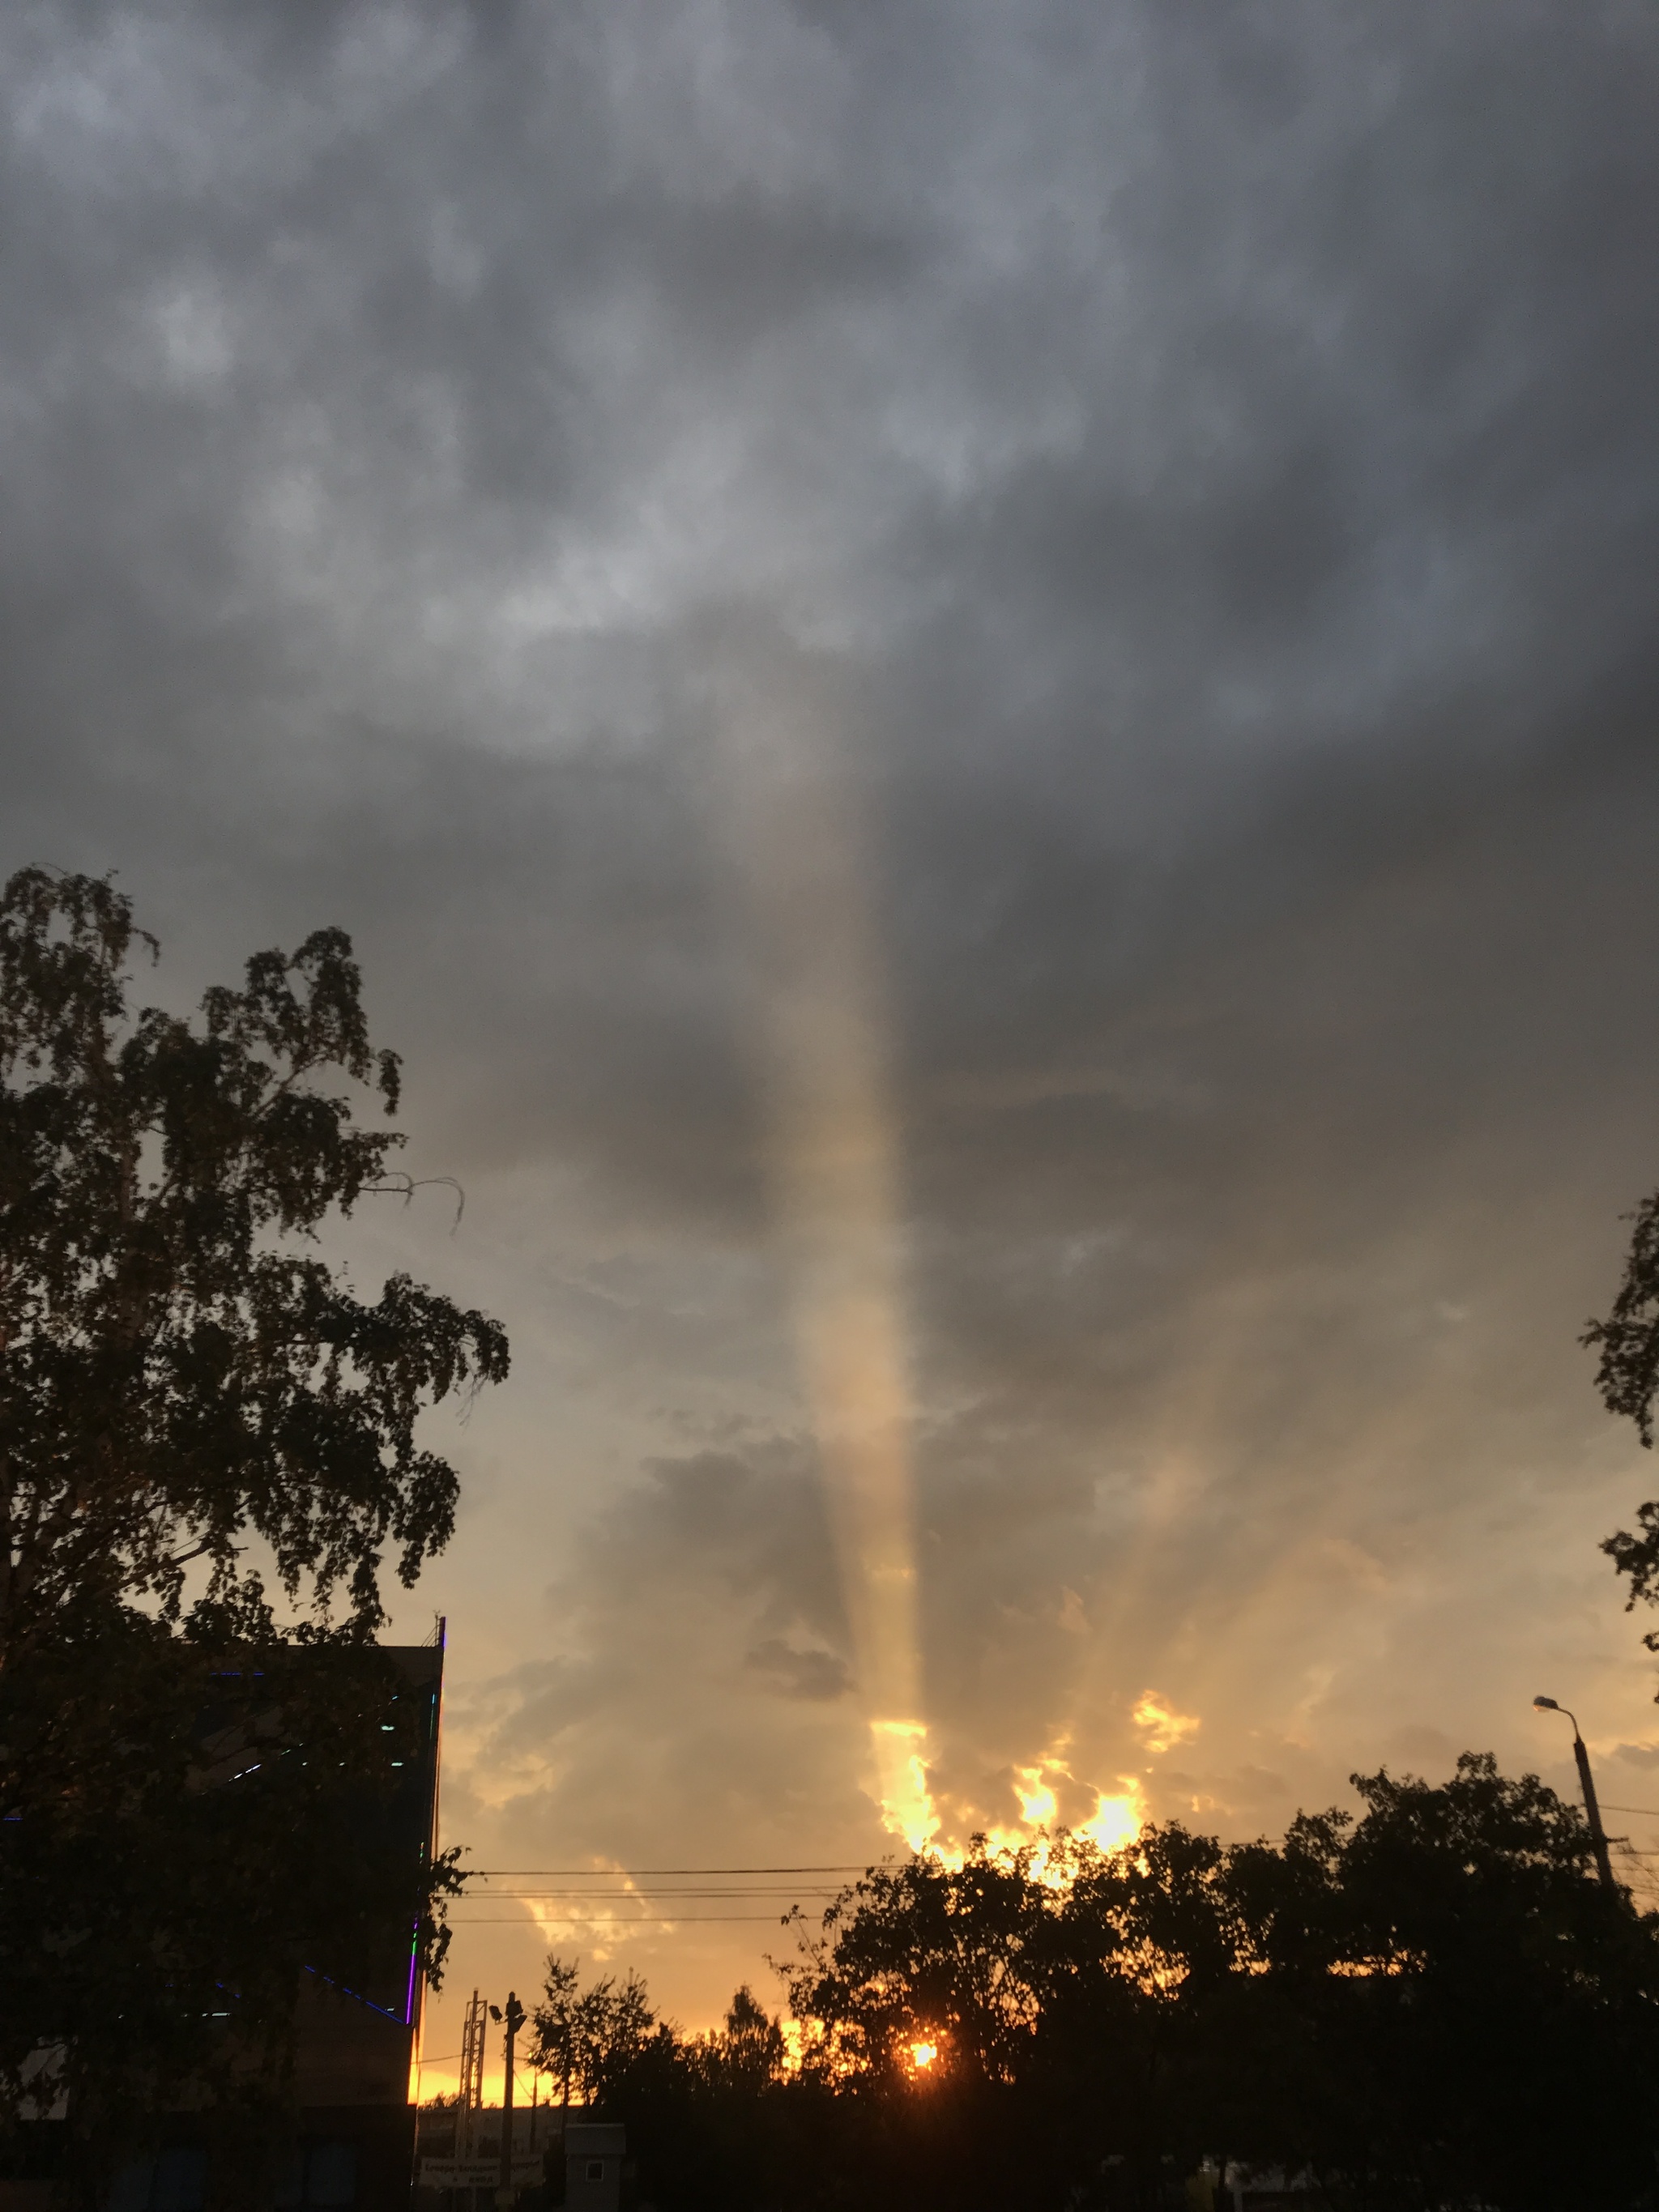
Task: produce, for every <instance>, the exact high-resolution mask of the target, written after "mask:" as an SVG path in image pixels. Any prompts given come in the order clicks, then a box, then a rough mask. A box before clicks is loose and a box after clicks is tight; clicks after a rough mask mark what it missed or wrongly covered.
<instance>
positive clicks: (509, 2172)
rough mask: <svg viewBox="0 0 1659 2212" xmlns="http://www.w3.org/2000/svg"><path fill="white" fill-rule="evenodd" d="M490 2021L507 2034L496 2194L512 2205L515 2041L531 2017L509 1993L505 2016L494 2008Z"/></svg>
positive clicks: (514, 2192)
mask: <svg viewBox="0 0 1659 2212" xmlns="http://www.w3.org/2000/svg"><path fill="white" fill-rule="evenodd" d="M489 2017H490V2018H491V2020H495V2021H500V2022H501V2026H502V2027H504V2028H505V2029H506V2030H507V2063H506V2071H505V2073H504V2074H503V2075H502V2079H501V2183H500V2185H499V2187H498V2188H497V2189H496V2191H495V2202H496V2203H497V2204H501V2205H511V2204H513V2203H516V2202H517V2201H518V2191H517V2190H515V2189H514V2187H513V2038H514V2037H515V2036H516V2035H517V2034H518V2032H519V2030H520V2028H521V2027H523V2026H524V2024H525V2021H526V2019H527V2018H528V2017H529V2015H527V2014H526V2011H525V2008H524V2007H523V2006H522V2005H521V2004H520V2002H519V2000H518V1998H517V1996H515V1995H514V1994H513V1991H512V1990H508V1991H507V2009H506V2011H505V2012H503V2011H502V2009H501V2006H500V2005H491V2006H490V2008H489Z"/></svg>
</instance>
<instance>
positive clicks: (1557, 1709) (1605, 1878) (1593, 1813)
mask: <svg viewBox="0 0 1659 2212" xmlns="http://www.w3.org/2000/svg"><path fill="white" fill-rule="evenodd" d="M1532 1702H1533V1705H1534V1707H1535V1708H1536V1710H1537V1711H1539V1712H1541V1713H1566V1716H1567V1718H1568V1719H1569V1720H1570V1721H1571V1722H1572V1755H1573V1757H1574V1758H1575V1759H1577V1762H1578V1779H1579V1781H1580V1783H1581V1784H1583V1791H1584V1810H1585V1812H1586V1813H1588V1814H1589V1832H1590V1844H1591V1847H1592V1848H1593V1849H1594V1850H1595V1866H1596V1871H1597V1872H1598V1873H1599V1874H1600V1875H1601V1887H1602V1888H1603V1889H1616V1888H1617V1887H1618V1886H1619V1885H1618V1884H1617V1882H1615V1881H1614V1880H1613V1861H1612V1860H1611V1859H1610V1858H1609V1857H1607V1838H1606V1837H1605V1836H1604V1835H1603V1834H1602V1832H1601V1807H1600V1806H1599V1805H1598V1804H1597V1803H1596V1802H1595V1783H1594V1782H1593V1781H1591V1779H1590V1763H1589V1752H1587V1751H1586V1750H1585V1748H1584V1739H1583V1736H1582V1735H1579V1733H1578V1722H1577V1718H1576V1717H1575V1716H1574V1715H1573V1714H1571V1713H1570V1712H1567V1708H1566V1707H1565V1705H1557V1703H1556V1702H1555V1699H1553V1698H1534V1699H1533V1701H1532Z"/></svg>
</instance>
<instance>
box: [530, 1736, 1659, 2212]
mask: <svg viewBox="0 0 1659 2212" xmlns="http://www.w3.org/2000/svg"><path fill="white" fill-rule="evenodd" d="M1355 1787H1356V1789H1357V1790H1358V1794H1359V1796H1360V1798H1361V1800H1362V1802H1363V1805H1364V1812H1363V1814H1362V1815H1361V1816H1360V1817H1359V1818H1358V1820H1352V1819H1351V1818H1350V1816H1348V1815H1347V1814H1344V1813H1341V1812H1328V1813H1323V1814H1304V1815H1301V1816H1299V1817H1298V1818H1297V1820H1295V1821H1294V1822H1293V1823H1292V1825H1291V1828H1290V1831H1289V1832H1288V1833H1287V1834H1286V1836H1285V1839H1284V1841H1283V1843H1282V1844H1277V1845H1275V1844H1269V1843H1266V1842H1257V1843H1249V1844H1221V1843H1219V1842H1218V1841H1217V1840H1216V1839H1215V1838H1213V1837H1209V1836H1205V1835H1200V1834H1195V1833H1194V1832H1191V1831H1190V1830H1188V1828H1186V1827H1184V1826H1181V1825H1180V1824H1179V1823H1170V1824H1167V1825H1164V1826H1149V1827H1148V1828H1146V1830H1144V1831H1143V1832H1142V1834H1141V1835H1140V1837H1139V1840H1138V1841H1137V1842H1135V1843H1134V1844H1131V1845H1129V1846H1127V1848H1126V1849H1124V1850H1118V1851H1114V1852H1109V1853H1108V1852H1103V1851H1101V1850H1097V1848H1095V1847H1094V1846H1092V1845H1091V1844H1085V1843H1080V1842H1079V1841H1077V1840H1076V1839H1074V1838H1068V1837H1066V1836H1064V1835H1062V1836H1060V1837H1058V1838H1055V1839H1054V1840H1053V1841H1052V1842H1051V1843H1050V1844H1047V1845H1045V1846H1044V1847H1043V1849H1042V1851H1041V1853H1039V1852H1037V1851H1036V1850H1023V1851H1018V1852H993V1851H990V1850H987V1849H986V1848H985V1847H984V1846H983V1845H982V1844H981V1845H979V1846H976V1847H975V1849H974V1850H972V1851H971V1852H970V1853H969V1857H968V1858H967V1860H966V1863H964V1864H963V1865H962V1866H960V1867H955V1868H953V1867H950V1866H947V1865H945V1864H944V1863H941V1862H940V1861H939V1860H938V1859H936V1858H928V1857H915V1858H912V1859H910V1860H908V1861H907V1862H905V1863H902V1864H897V1865H894V1866H890V1867H886V1868H882V1869H875V1870H872V1872H871V1873H870V1874H868V1875H866V1877H865V1878H864V1880H863V1881H860V1882H859V1883H857V1884H856V1885H855V1886H854V1887H852V1888H850V1889H849V1890H848V1891H847V1892H846V1893H844V1894H843V1895H842V1898H841V1899H839V1900H838V1902H837V1903H836V1905H833V1906H832V1907H831V1908H830V1909H829V1912H828V1913H827V1914H826V1915H825V1916H824V1917H823V1923H822V1925H821V1927H820V1928H818V1929H816V1930H811V1931H809V1930H808V1929H807V1928H806V1927H805V1923H799V1922H798V1923H797V1933H798V1937H799V1949H798V1952H797V1954H795V1955H794V1956H793V1958H789V1959H786V1960H783V1961H781V1963H780V1968H779V1970H780V1972H781V1976H782V1979H783V1984H784V1987H785V1991H786V1995H787V2006H788V2010H789V2012H790V2013H791V2014H792V2015H793V2027H792V2029H791V2030H790V2031H789V2037H790V2038H792V2039H793V2042H794V2046H795V2047H794V2051H793V2056H791V2054H790V2051H789V2042H788V2039H787V2038H786V2032H785V2029H784V2027H783V2025H782V2023H781V2021H778V2020H775V2019H772V2018H770V2017H769V2016H768V2015H767V2013H766V2012H765V2010H764V2009H763V2007H762V2006H761V2005H760V2003H759V2002H757V2000H756V1998H755V1997H754V1996H752V1994H751V1993H750V1991H749V1990H746V1989H745V1990H739V1991H738V1995H737V1996H736V1997H735V1998H734V2000H733V2002H732V2008H731V2010H730V2012H729V2013H728V2015H727V2016H726V2024H725V2026H724V2027H723V2028H722V2029H720V2030H719V2031H716V2032H715V2033H713V2034H708V2035H698V2036H690V2037H687V2036H684V2035H681V2034H679V2033H677V2032H676V2031H675V2030H674V2028H673V2027H671V2026H669V2025H667V2024H665V2023H662V2022H659V2021H655V2020H654V2019H653V2016H652V2013H651V2008H650V2005H649V2002H648V1998H647V1994H646V1991H645V1990H644V1987H643V1985H642V1984H638V1983H636V1982H634V1981H632V1980H631V1979H630V1981H629V1984H627V1985H626V1996H625V2000H624V2001H623V2002H620V2003H619V2002H618V1995H619V1993H618V1991H617V1988H616V1986H615V1985H614V1984H601V1985H599V1988H598V1990H597V1991H596V1992H594V1993H590V1996H589V1999H588V2001H587V2004H586V2015H585V2021H586V2024H585V2027H582V2026H579V2024H578V2023H579V2021H580V2019H581V2018H582V2016H583V2015H582V2007H583V2002H584V1999H583V1997H582V1996H581V1994H580V1992H579V1991H578V1990H577V1987H576V1977H575V1974H574V1970H573V1969H572V1968H570V1967H568V1966H566V1965H565V1964H564V1962H563V1961H562V1960H557V1959H555V1960H552V1961H550V1989H549V1994H548V2000H547V2002H545V2003H544V2006H543V2007H542V2008H541V2009H540V2011H539V2012H538V2015H537V2021H538V2033H539V2037H540V2040H539V2044H538V2050H537V2057H538V2063H541V2064H543V2065H544V2066H549V2067H550V2068H551V2069H553V2070H554V2071H555V2072H556V2073H558V2074H562V2075H563V2077H564V2078H565V2079H566V2081H568V2082H570V2083H573V2084H574V2085H575V2088H576V2093H578V2094H579V2095H580V2097H581V2098H582V2099H584V2100H587V2101H588V2102H589V2103H590V2104H592V2105H593V2106H599V2107H601V2108H602V2109H603V2110H604V2112H605V2113H606V2115H607V2116H610V2117H614V2118H620V2119H622V2120H623V2121H625V2122H626V2123H627V2125H628V2128H629V2149H630V2153H632V2154H635V2155H636V2156H637V2158H638V2160H639V2161H640V2172H641V2179H640V2188H641V2197H642V2198H643V2199H646V2200H648V2201H649V2202H651V2203H653V2204H655V2205H657V2206H659V2208H661V2212H716V2208H719V2212H770V2208H779V2212H781V2208H785V2207H823V2208H825V2212H829V2208H840V2207H842V2206H845V2207H848V2208H851V2207H853V2206H854V2205H857V2206H860V2207H872V2208H888V2207H890V2208H892V2212H935V2208H937V2212H946V2208H951V2212H957V2208H959V2207H961V2206H963V2205H964V2204H975V2203H987V2204H1006V2205H1024V2206H1028V2207H1041V2206H1044V2205H1048V2206H1054V2207H1070V2208H1073V2212H1088V2209H1089V2208H1102V2212H1108V2209H1109V2212H1132V2208H1133V2212H1141V2208H1147V2212H1150V2209H1151V2208H1154V2207H1157V2208H1160V2212H1161V2208H1164V2207H1165V2206H1170V2205H1182V2206H1185V2205H1188V2204H1191V2203H1194V2202H1201V2201H1202V2200H1203V2187H1202V2185H1201V2183H1198V2184H1197V2185H1196V2187H1195V2191H1189V2190H1188V2183H1189V2181H1194V2178H1196V2177H1199V2176H1200V2175H1201V2174H1202V2173H1203V2172H1205V2170H1206V2168H1207V2170H1208V2171H1209V2172H1211V2173H1212V2174H1213V2173H1215V2172H1218V2171H1220V2170H1221V2169H1223V2168H1224V2167H1226V2166H1232V2167H1234V2168H1251V2169H1255V2171H1257V2172H1261V2173H1262V2174H1264V2175H1265V2174H1267V2172H1272V2171H1274V2170H1278V2171H1279V2172H1283V2173H1285V2175H1287V2176H1300V2177H1302V2178H1303V2179H1304V2182H1305V2184H1306V2185H1308V2190H1309V2193H1308V2194H1305V2195H1302V2196H1300V2197H1299V2198H1298V2200H1297V2201H1299V2202H1300V2203H1304V2204H1307V2205H1309V2206H1310V2208H1311V2207H1316V2206H1320V2205H1325V2206H1328V2207H1331V2208H1333V2212H1419V2209H1420V2212H1431V2208H1432V2212H1474V2209H1475V2208H1477V2207H1486V2208H1491V2209H1492V2212H1561V2208H1565V2207H1569V2206H1571V2207H1596V2208H1604V2212H1619V2209H1620V2208H1630V2209H1631V2212H1634V2208H1638V2207H1649V2206H1652V2205H1653V2204H1654V2203H1656V2202H1659V2193H1656V2182H1659V2168H1656V2160H1655V2150H1656V2146H1659V1917H1656V1916H1654V1915H1651V1914H1649V1915H1638V1913H1637V1912H1636V1911H1634V1910H1633V1909H1632V1905H1631V1904H1630V1902H1629V1900H1628V1899H1627V1897H1626V1896H1625V1895H1623V1894H1621V1893H1608V1892H1607V1891H1606V1890H1604V1889H1603V1888H1602V1887H1601V1885H1600V1884H1599V1883H1598V1882H1597V1881H1595V1878H1594V1869H1593V1865H1592V1862H1591V1853H1590V1844H1589V1835H1588V1832H1587V1830H1586V1826H1585V1824H1584V1821H1583V1817H1582V1815H1581V1814H1579V1812H1578V1811H1577V1808H1575V1807H1573V1806H1571V1805H1569V1804H1566V1803H1564V1802H1562V1801H1561V1800H1560V1799H1559V1797H1557V1796H1555V1794H1554V1793H1553V1791H1551V1790H1548V1789H1546V1788H1545V1787H1544V1786H1543V1785H1542V1784H1541V1783H1540V1782H1539V1781H1538V1780H1537V1779H1536V1778H1534V1777H1532V1776H1527V1777H1524V1778H1522V1779H1520V1780H1514V1779H1510V1778H1505V1777H1504V1776H1503V1775H1501V1774H1500V1773H1499V1772H1498V1768H1497V1765H1496V1763H1495V1762H1494V1760H1493V1759H1492V1758H1490V1757H1489V1756H1486V1755H1476V1754H1472V1753H1471V1754H1466V1755H1465V1756H1464V1757H1463V1758H1462V1759H1460V1761H1459V1762H1458V1766H1457V1771H1456V1774H1455V1778H1453V1779H1452V1780H1451V1781H1449V1782H1448V1783H1446V1784H1442V1785H1438V1786H1435V1785H1431V1784H1428V1783H1425V1782H1422V1781H1417V1780H1413V1779H1396V1778H1394V1777H1392V1776H1390V1775H1389V1774H1387V1773H1386V1772H1383V1773H1377V1774H1374V1775H1369V1776H1358V1777H1356V1778H1355Z"/></svg>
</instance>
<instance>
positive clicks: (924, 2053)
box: [910, 2043, 939, 2074]
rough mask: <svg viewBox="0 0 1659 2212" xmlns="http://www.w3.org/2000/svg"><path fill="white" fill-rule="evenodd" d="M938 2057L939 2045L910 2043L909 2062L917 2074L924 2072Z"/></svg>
mask: <svg viewBox="0 0 1659 2212" xmlns="http://www.w3.org/2000/svg"><path fill="white" fill-rule="evenodd" d="M937 2057H939V2045H938V2044H936V2043H913V2044H912V2045H910V2063H911V2065H912V2066H913V2067H914V2068H915V2070H916V2072H917V2073H918V2074H925V2073H926V2072H927V2069H928V2068H929V2067H930V2066H931V2065H932V2064H933V2062H934V2060H935V2059H936V2058H937Z"/></svg>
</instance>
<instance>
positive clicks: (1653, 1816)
mask: <svg viewBox="0 0 1659 2212" xmlns="http://www.w3.org/2000/svg"><path fill="white" fill-rule="evenodd" d="M1607 1811H1608V1812H1609V1813H1639V1814H1642V1815H1643V1817H1644V1819H1646V1820H1659V1813H1656V1812H1655V1810H1654V1809H1653V1808H1652V1806H1651V1805H1609V1806H1608V1807H1607Z"/></svg>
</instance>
